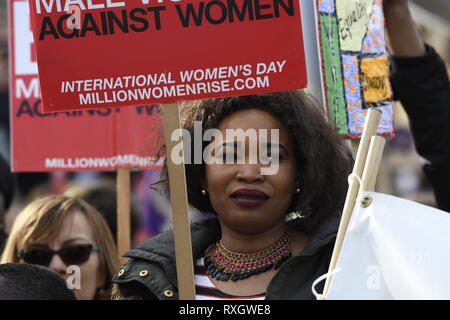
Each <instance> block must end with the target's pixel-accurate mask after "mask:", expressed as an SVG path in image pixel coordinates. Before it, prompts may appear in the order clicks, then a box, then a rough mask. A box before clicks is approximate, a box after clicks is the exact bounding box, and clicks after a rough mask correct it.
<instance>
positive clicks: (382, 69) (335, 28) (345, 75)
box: [316, 0, 394, 138]
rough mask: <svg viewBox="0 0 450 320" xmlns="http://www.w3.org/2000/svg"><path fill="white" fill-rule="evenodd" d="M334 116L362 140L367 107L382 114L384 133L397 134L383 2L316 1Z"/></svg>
mask: <svg viewBox="0 0 450 320" xmlns="http://www.w3.org/2000/svg"><path fill="white" fill-rule="evenodd" d="M316 4H317V9H318V12H319V14H318V16H319V23H318V28H319V30H320V46H321V54H322V67H323V70H322V71H323V73H324V77H323V79H324V80H323V85H324V92H325V100H326V105H327V110H328V114H329V117H330V120H331V122H332V123H333V125H334V127H335V129H336V130H337V131H338V132H339V133H340V134H341V135H343V136H344V137H346V138H359V137H360V136H361V134H362V128H363V124H364V121H365V117H366V114H367V108H370V107H376V108H379V109H380V110H381V111H382V116H381V120H380V125H379V128H378V134H381V135H384V136H387V137H392V136H393V135H394V125H393V105H392V102H391V98H392V89H391V86H390V83H389V63H388V54H387V50H386V43H385V35H384V17H383V3H382V0H316Z"/></svg>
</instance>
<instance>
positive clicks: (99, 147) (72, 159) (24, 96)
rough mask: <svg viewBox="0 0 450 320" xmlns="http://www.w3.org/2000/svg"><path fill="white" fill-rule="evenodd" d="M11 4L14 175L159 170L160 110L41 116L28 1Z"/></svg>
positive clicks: (141, 108) (140, 108) (138, 108)
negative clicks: (123, 168)
mask: <svg viewBox="0 0 450 320" xmlns="http://www.w3.org/2000/svg"><path fill="white" fill-rule="evenodd" d="M9 4H10V7H9V13H10V15H9V16H10V71H11V72H10V93H11V105H10V108H11V109H10V111H11V112H10V114H11V124H12V130H11V133H12V137H11V139H12V143H11V145H12V152H11V154H12V169H13V171H16V172H32V171H37V172H42V171H110V170H116V169H117V168H121V167H131V168H140V169H156V168H160V167H161V161H160V162H159V163H156V157H157V155H156V152H157V151H158V150H157V146H158V144H159V145H160V143H159V142H158V141H157V140H158V139H162V130H163V128H162V126H163V124H162V116H161V110H160V106H159V105H145V106H136V107H134V106H133V107H128V108H120V109H118V108H109V109H96V110H83V111H73V112H61V113H48V114H44V113H42V111H41V107H42V102H41V96H40V84H39V80H38V69H37V64H36V59H35V55H34V48H35V43H34V41H33V35H32V33H31V28H30V19H29V18H30V15H29V9H28V1H24V0H13V1H10V2H9ZM161 160H162V159H161Z"/></svg>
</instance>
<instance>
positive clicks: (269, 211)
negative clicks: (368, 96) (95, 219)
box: [113, 91, 351, 299]
mask: <svg viewBox="0 0 450 320" xmlns="http://www.w3.org/2000/svg"><path fill="white" fill-rule="evenodd" d="M181 114H182V118H183V128H184V129H186V132H188V133H189V136H190V137H203V141H202V142H203V143H202V144H201V148H200V149H198V148H195V144H194V143H191V146H190V148H191V150H189V151H186V153H189V152H190V154H191V155H193V154H194V155H195V153H196V152H197V153H199V154H200V158H202V160H203V161H201V162H200V163H196V162H195V161H194V162H193V164H186V165H185V168H186V178H187V188H188V197H189V202H190V204H191V205H192V206H194V207H195V208H197V209H198V210H200V211H203V212H211V213H213V214H214V215H216V216H217V219H216V218H213V219H205V220H202V221H200V222H197V223H194V224H193V226H192V246H193V255H194V259H195V260H196V266H195V274H196V277H195V278H196V295H197V299H264V298H266V299H310V298H313V295H312V293H311V284H312V282H313V281H314V280H315V279H316V278H317V277H319V276H320V275H322V274H323V273H325V272H326V271H327V268H328V265H329V259H330V256H331V251H332V250H333V245H334V239H335V236H336V232H337V227H338V223H339V217H338V214H339V211H340V209H341V206H342V204H343V201H344V197H345V193H346V189H347V183H346V177H347V176H348V174H349V172H350V168H351V156H350V153H349V150H348V149H347V147H346V145H345V144H344V142H343V141H342V140H341V139H340V138H339V136H338V134H337V133H335V132H334V131H333V129H332V128H331V126H330V125H329V123H328V122H327V121H326V118H325V115H324V113H323V110H322V109H321V108H320V106H318V105H317V104H316V103H315V101H314V100H313V99H312V98H311V97H309V96H308V95H306V94H304V93H301V92H296V91H290V92H281V93H273V94H262V95H254V96H245V97H233V98H223V99H211V100H203V101H197V102H186V103H184V104H182V106H181ZM199 128H201V132H200V133H199V132H196V130H198V129H199ZM239 132H240V133H244V134H243V135H242V134H241V135H239ZM269 132H270V138H268V136H269V134H268V133H269ZM274 132H275V133H277V134H272V133H274ZM206 136H208V137H209V138H208V139H206V140H207V141H205V137H206ZM211 137H213V138H211ZM185 140H186V139H185ZM209 141H212V142H211V143H209ZM196 142H198V141H196ZM197 145H198V144H197ZM256 145H257V146H258V148H257V149H258V151H257V152H256V153H255V152H254V151H255V150H256V148H252V147H254V146H256ZM252 149H253V152H252ZM194 158H196V157H195V156H194ZM198 158H199V157H197V159H198ZM255 160H256V161H255ZM269 168H272V169H274V168H275V169H274V170H266V172H268V173H267V174H264V170H263V169H269ZM126 256H127V257H129V258H131V259H130V261H129V262H128V263H127V264H126V265H125V266H124V267H123V268H122V269H121V270H120V272H119V273H118V274H117V275H116V277H115V278H114V280H113V282H115V283H116V284H117V285H116V288H115V297H116V298H144V299H151V298H158V299H167V298H169V299H173V298H176V297H177V288H176V279H175V274H176V271H175V261H174V255H173V243H172V234H171V232H168V233H164V234H161V235H159V236H157V237H154V238H152V239H150V240H148V241H146V242H144V244H143V245H142V246H140V247H139V248H137V249H134V250H131V251H130V252H128V253H127V255H126Z"/></svg>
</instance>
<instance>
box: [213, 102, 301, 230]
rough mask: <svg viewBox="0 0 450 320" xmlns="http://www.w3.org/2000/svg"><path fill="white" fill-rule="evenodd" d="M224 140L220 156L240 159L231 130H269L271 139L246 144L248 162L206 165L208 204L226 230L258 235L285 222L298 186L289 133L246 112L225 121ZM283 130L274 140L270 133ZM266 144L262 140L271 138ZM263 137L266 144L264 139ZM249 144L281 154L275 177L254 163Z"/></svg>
mask: <svg viewBox="0 0 450 320" xmlns="http://www.w3.org/2000/svg"><path fill="white" fill-rule="evenodd" d="M217 129H219V130H220V131H221V133H222V135H223V140H224V141H223V144H222V142H220V144H222V145H223V146H224V147H223V148H222V149H219V148H217V151H218V152H217V153H216V154H215V157H223V158H224V162H225V159H226V158H234V157H236V154H237V153H236V151H237V149H236V148H235V145H236V144H235V143H236V142H237V143H238V144H239V143H242V141H239V140H238V139H236V138H233V137H232V136H230V135H229V137H231V138H228V140H227V135H226V130H227V129H243V130H244V131H246V130H247V129H256V131H257V132H261V131H259V130H260V129H266V130H267V132H268V133H269V134H267V135H265V134H263V135H262V136H259V135H258V136H257V137H258V139H257V140H256V141H253V142H252V141H249V139H248V137H246V138H245V139H246V141H245V153H242V154H243V155H244V154H245V163H244V164H239V162H237V161H235V162H234V163H233V164H227V163H224V164H217V163H214V164H207V165H205V174H206V183H205V189H206V190H207V193H208V196H209V199H210V201H211V204H212V206H213V208H214V209H215V211H216V212H217V214H218V216H219V219H220V221H221V223H222V225H224V226H225V227H227V228H229V229H230V230H233V231H234V232H239V233H245V234H258V233H263V232H265V231H269V230H270V229H272V228H274V227H276V226H278V225H280V224H281V223H284V221H285V214H286V211H287V210H288V208H289V205H290V203H291V199H292V196H293V195H294V194H295V192H296V189H297V187H298V181H297V170H296V159H295V152H294V146H293V142H292V139H291V137H290V136H289V132H288V130H287V129H286V128H285V127H284V126H283V124H282V123H281V122H280V121H279V120H278V119H276V118H275V117H273V116H272V115H270V114H269V113H267V112H265V111H261V110H257V109H249V110H241V111H238V112H235V113H233V114H232V115H230V116H229V117H227V118H225V119H224V120H223V121H222V122H221V123H220V124H219V126H218V128H217ZM271 129H277V130H279V131H278V132H279V139H278V141H271V139H270V137H271V135H270V130H271ZM266 136H267V139H262V137H266ZM260 138H261V139H260ZM249 142H250V143H256V144H257V145H258V148H260V147H261V146H264V145H267V147H268V149H269V150H270V151H271V154H272V155H274V154H275V153H277V154H278V155H279V165H278V170H276V173H275V174H273V175H262V174H261V168H262V167H263V166H266V167H267V164H266V165H262V164H261V162H260V161H257V162H256V164H255V163H254V162H253V164H251V162H250V161H249V148H248V147H249Z"/></svg>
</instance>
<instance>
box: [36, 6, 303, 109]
mask: <svg viewBox="0 0 450 320" xmlns="http://www.w3.org/2000/svg"><path fill="white" fill-rule="evenodd" d="M29 2H30V8H31V16H32V21H33V23H32V25H33V32H34V37H35V39H36V52H37V60H38V67H39V78H40V84H41V90H42V99H43V110H44V111H45V112H55V111H65V110H82V109H92V108H100V107H102V108H105V107H118V106H127V105H134V104H148V103H169V102H177V101H181V100H189V99H203V98H211V97H224V96H236V95H247V94H253V93H264V92H274V91H283V90H292V89H300V88H305V87H306V85H307V83H306V65H305V58H304V50H303V39H302V33H301V21H300V8H299V1H298V0H126V1H120V0H29Z"/></svg>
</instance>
